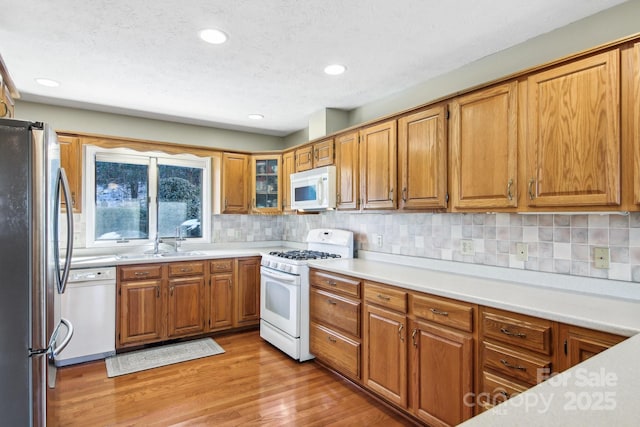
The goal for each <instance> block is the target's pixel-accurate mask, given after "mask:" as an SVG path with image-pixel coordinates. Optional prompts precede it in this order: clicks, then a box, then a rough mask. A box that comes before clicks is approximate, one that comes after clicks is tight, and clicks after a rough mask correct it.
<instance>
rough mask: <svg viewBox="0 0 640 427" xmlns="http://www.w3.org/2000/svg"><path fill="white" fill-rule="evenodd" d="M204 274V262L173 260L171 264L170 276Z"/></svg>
mask: <svg viewBox="0 0 640 427" xmlns="http://www.w3.org/2000/svg"><path fill="white" fill-rule="evenodd" d="M203 274H204V262H203V261H199V262H172V263H171V264H169V277H176V276H201V275H203Z"/></svg>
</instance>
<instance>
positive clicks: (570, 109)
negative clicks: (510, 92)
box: [526, 50, 620, 207]
mask: <svg viewBox="0 0 640 427" xmlns="http://www.w3.org/2000/svg"><path fill="white" fill-rule="evenodd" d="M527 85H528V113H527V114H528V119H527V125H528V140H527V162H526V163H527V169H526V179H527V192H528V194H527V195H526V200H527V201H528V205H529V206H533V207H554V206H597V205H600V206H603V205H618V204H619V203H620V53H619V51H618V50H611V51H608V52H604V53H601V54H598V55H593V56H590V57H587V58H585V59H581V60H577V61H573V62H570V63H567V64H565V65H561V66H558V67H554V68H551V69H549V70H547V71H543V72H540V73H536V74H533V75H531V76H530V77H529V78H528V81H527Z"/></svg>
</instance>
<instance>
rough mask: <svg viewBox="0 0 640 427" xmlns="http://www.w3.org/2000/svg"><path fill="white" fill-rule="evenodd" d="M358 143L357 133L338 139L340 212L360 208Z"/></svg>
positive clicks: (337, 163) (337, 174)
mask: <svg viewBox="0 0 640 427" xmlns="http://www.w3.org/2000/svg"><path fill="white" fill-rule="evenodd" d="M358 141H359V137H358V132H357V131H355V132H350V133H347V134H344V135H340V136H339V137H337V138H336V181H337V182H336V187H337V188H336V192H337V194H336V199H337V200H336V201H337V208H338V209H340V210H354V209H358V207H359V206H360V205H359V203H358V200H359V197H360V196H359V193H358V192H359V191H360V185H359V178H360V175H359V172H358Z"/></svg>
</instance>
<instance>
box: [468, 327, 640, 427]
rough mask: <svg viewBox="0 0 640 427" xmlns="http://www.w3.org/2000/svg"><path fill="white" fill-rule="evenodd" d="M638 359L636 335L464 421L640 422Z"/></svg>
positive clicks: (579, 426)
mask: <svg viewBox="0 0 640 427" xmlns="http://www.w3.org/2000/svg"><path fill="white" fill-rule="evenodd" d="M639 361H640V335H636V336H634V337H631V338H629V339H627V340H625V341H623V342H621V343H620V344H618V345H616V346H614V347H611V348H610V349H608V350H606V351H603V352H602V353H600V354H597V355H595V356H593V357H591V358H590V359H587V360H586V361H584V362H582V363H580V364H578V365H576V366H574V367H573V368H570V369H568V370H566V371H564V372H562V373H560V374H558V375H556V376H554V377H552V378H550V379H548V380H547V381H545V382H543V383H540V384H538V385H536V386H535V387H533V388H530V389H529V390H527V391H526V392H524V393H521V394H519V395H517V396H514V397H512V398H511V399H509V400H507V401H506V402H504V403H501V404H500V405H497V406H496V407H494V408H493V409H492V410H490V411H487V412H484V413H482V414H480V415H477V416H475V417H473V418H471V419H470V420H468V421H466V422H464V423H462V424H461V426H464V427H485V426H486V427H489V426H490V427H501V426H505V427H507V426H508V427H516V426H530V427H541V426H563V427H569V426H576V427H585V426H611V427H613V426H615V427H619V426H637V425H638V422H639V420H640V404H638V403H639V401H638V392H639V391H640V367H639V366H638V364H639V363H640V362H639Z"/></svg>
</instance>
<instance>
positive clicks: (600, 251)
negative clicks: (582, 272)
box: [593, 248, 611, 269]
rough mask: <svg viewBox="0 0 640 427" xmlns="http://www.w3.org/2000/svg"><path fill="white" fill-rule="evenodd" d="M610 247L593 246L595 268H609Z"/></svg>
mask: <svg viewBox="0 0 640 427" xmlns="http://www.w3.org/2000/svg"><path fill="white" fill-rule="evenodd" d="M610 259H611V258H610V255H609V248H593V260H594V264H595V268H602V269H607V268H609V260H610Z"/></svg>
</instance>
